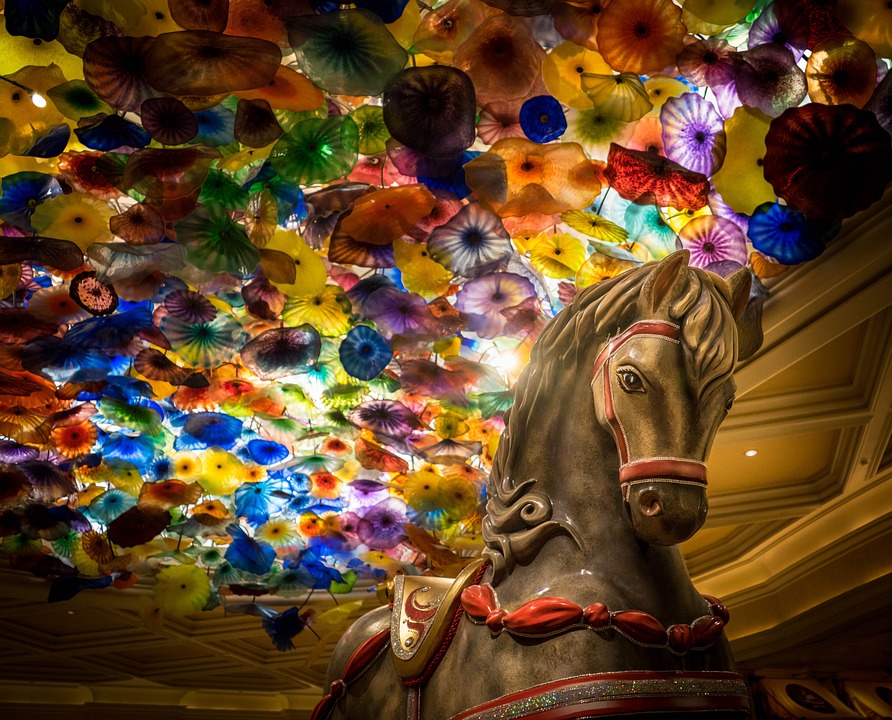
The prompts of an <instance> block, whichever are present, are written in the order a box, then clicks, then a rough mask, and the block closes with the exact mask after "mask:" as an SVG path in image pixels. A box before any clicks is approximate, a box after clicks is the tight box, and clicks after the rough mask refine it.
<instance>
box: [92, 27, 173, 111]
mask: <svg viewBox="0 0 892 720" xmlns="http://www.w3.org/2000/svg"><path fill="white" fill-rule="evenodd" d="M155 42H156V39H155V38H154V37H149V36H142V37H128V36H124V37H110V36H105V37H98V38H96V39H95V40H93V41H92V42H91V43H90V44H88V45H87V46H86V48H85V49H84V54H83V58H84V80H86V82H87V84H88V85H89V86H90V88H91V89H92V90H93V91H94V92H95V93H96V94H97V95H98V96H99V98H100V99H102V100H103V101H104V102H106V103H108V104H109V105H111V106H112V107H114V108H115V109H117V110H126V111H131V112H137V111H138V110H139V108H140V105H141V104H142V102H143V100H145V99H146V98H150V97H155V96H157V95H158V93H157V92H156V91H155V89H154V88H153V87H152V86H151V85H150V84H149V81H148V77H147V74H148V70H149V66H150V60H149V56H150V54H151V52H152V49H153V48H154V47H155Z"/></svg>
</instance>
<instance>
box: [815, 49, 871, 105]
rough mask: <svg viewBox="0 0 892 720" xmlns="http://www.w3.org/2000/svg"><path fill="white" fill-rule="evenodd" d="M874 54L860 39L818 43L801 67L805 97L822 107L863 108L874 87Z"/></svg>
mask: <svg viewBox="0 0 892 720" xmlns="http://www.w3.org/2000/svg"><path fill="white" fill-rule="evenodd" d="M876 79H877V62H876V55H874V52H873V50H871V48H870V45H868V44H867V43H866V42H864V41H863V40H858V39H857V38H853V37H845V36H842V37H834V38H830V39H829V40H825V41H824V42H822V43H818V45H817V46H815V49H814V50H813V51H812V54H811V57H809V59H808V65H806V67H805V80H806V82H807V83H808V96H809V97H810V98H811V99H812V101H814V102H817V103H823V104H825V105H842V104H843V103H848V104H850V105H854V106H855V107H859V108H860V107H864V103H866V102H867V101H868V100H870V96H871V95H872V94H873V89H874V87H875V86H876Z"/></svg>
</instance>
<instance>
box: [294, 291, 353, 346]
mask: <svg viewBox="0 0 892 720" xmlns="http://www.w3.org/2000/svg"><path fill="white" fill-rule="evenodd" d="M342 303H343V290H341V288H340V287H337V286H335V285H326V286H325V287H324V288H323V289H322V291H321V292H319V293H316V294H315V295H302V296H299V297H293V298H289V299H288V300H287V301H286V302H285V309H284V310H282V319H283V320H284V321H285V322H286V323H288V324H289V325H303V324H308V325H312V326H313V327H314V328H315V329H316V330H317V331H318V332H319V334H320V335H323V336H325V337H337V336H338V335H341V334H342V333H344V332H346V331H347V328H349V327H350V318H349V316H348V315H347V314H346V313H345V312H344V307H343V305H342Z"/></svg>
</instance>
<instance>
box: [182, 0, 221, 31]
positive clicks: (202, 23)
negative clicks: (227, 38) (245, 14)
mask: <svg viewBox="0 0 892 720" xmlns="http://www.w3.org/2000/svg"><path fill="white" fill-rule="evenodd" d="M168 7H169V9H170V16H171V18H172V19H173V21H174V22H175V23H176V24H177V25H179V26H180V27H181V28H184V29H185V30H213V31H214V32H223V30H224V29H225V28H226V22H227V20H228V18H229V0H169V2H168Z"/></svg>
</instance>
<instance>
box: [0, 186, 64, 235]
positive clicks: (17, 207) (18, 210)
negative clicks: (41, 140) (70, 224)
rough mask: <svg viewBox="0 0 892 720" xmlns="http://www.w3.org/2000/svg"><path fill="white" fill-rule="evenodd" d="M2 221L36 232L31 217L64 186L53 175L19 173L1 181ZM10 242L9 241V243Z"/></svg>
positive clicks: (0, 212)
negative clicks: (37, 208)
mask: <svg viewBox="0 0 892 720" xmlns="http://www.w3.org/2000/svg"><path fill="white" fill-rule="evenodd" d="M0 191H2V195H0V220H4V221H6V222H8V223H9V224H10V225H15V226H16V227H18V228H22V229H23V230H28V231H29V232H35V230H34V228H33V227H31V216H32V215H33V214H34V210H35V208H36V207H37V206H38V205H40V203H42V202H44V201H45V200H49V199H50V198H51V197H54V196H55V195H60V194H61V193H62V186H61V185H59V181H58V180H56V178H54V177H53V176H52V175H44V174H43V173H39V172H29V171H25V172H17V173H13V174H12V175H7V176H6V177H5V178H3V179H2V180H0ZM7 242H9V241H7Z"/></svg>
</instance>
